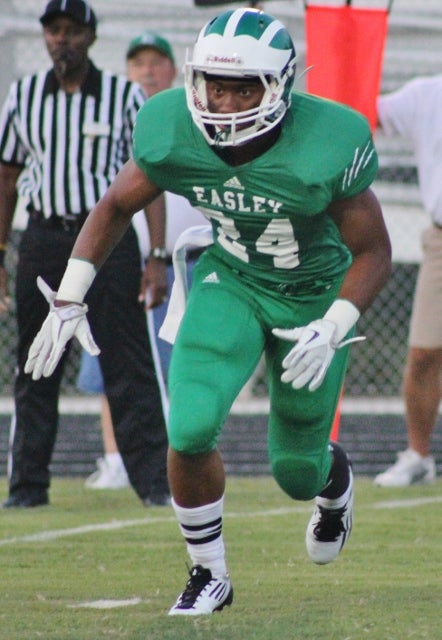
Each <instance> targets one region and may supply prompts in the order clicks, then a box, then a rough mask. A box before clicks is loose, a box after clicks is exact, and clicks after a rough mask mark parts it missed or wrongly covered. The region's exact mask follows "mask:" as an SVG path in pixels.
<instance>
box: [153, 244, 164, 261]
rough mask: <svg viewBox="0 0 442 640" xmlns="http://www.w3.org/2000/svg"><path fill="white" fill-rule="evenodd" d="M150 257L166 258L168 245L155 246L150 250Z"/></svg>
mask: <svg viewBox="0 0 442 640" xmlns="http://www.w3.org/2000/svg"><path fill="white" fill-rule="evenodd" d="M149 258H157V259H158V260H166V258H167V251H166V247H154V248H153V249H151V250H150V253H149Z"/></svg>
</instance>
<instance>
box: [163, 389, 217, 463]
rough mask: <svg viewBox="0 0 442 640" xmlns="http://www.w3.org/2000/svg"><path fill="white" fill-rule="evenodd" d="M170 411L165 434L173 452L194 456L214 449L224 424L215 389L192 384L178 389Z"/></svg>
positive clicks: (174, 391)
mask: <svg viewBox="0 0 442 640" xmlns="http://www.w3.org/2000/svg"><path fill="white" fill-rule="evenodd" d="M190 398H191V399H192V401H191V402H190V400H189V399H190ZM170 407H171V409H170V414H169V421H168V427H167V431H168V438H169V444H170V446H171V447H172V448H173V449H175V451H178V452H179V453H184V454H189V455H195V454H198V453H208V452H209V451H213V449H215V447H216V444H217V439H218V435H219V432H220V431H221V427H222V424H223V420H224V418H223V414H222V402H221V400H220V398H219V396H218V394H217V392H216V389H214V388H211V387H209V386H207V385H206V384H201V383H195V382H185V383H183V384H182V385H177V386H176V387H175V389H174V390H173V392H172V394H171V403H170Z"/></svg>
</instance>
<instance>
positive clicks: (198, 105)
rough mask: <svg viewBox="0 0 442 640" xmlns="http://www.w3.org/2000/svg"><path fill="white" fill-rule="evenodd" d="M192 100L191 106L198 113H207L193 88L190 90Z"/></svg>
mask: <svg viewBox="0 0 442 640" xmlns="http://www.w3.org/2000/svg"><path fill="white" fill-rule="evenodd" d="M192 98H193V104H194V105H195V107H196V108H197V109H198V110H199V111H207V107H206V105H205V104H203V103H202V102H201V100H200V99H199V96H198V93H197V91H196V90H195V87H193V88H192Z"/></svg>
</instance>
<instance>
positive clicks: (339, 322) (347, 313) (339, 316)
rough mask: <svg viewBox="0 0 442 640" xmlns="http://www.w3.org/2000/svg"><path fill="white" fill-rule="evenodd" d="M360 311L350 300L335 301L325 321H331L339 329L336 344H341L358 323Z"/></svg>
mask: <svg viewBox="0 0 442 640" xmlns="http://www.w3.org/2000/svg"><path fill="white" fill-rule="evenodd" d="M360 315H361V314H360V311H359V309H357V308H356V307H355V305H354V304H353V303H352V302H350V301H349V300H343V299H339V300H335V301H334V302H333V304H332V305H331V307H330V308H329V310H328V311H327V313H326V314H325V316H324V320H331V321H332V322H334V323H335V325H336V326H337V328H338V331H337V334H336V336H335V340H336V342H340V341H341V340H342V339H343V338H345V336H346V335H347V333H348V332H349V331H350V329H351V328H352V327H354V325H355V324H356V323H357V321H358V320H359V317H360Z"/></svg>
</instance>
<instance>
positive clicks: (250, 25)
mask: <svg viewBox="0 0 442 640" xmlns="http://www.w3.org/2000/svg"><path fill="white" fill-rule="evenodd" d="M272 22H274V18H272V16H269V15H267V14H265V13H263V14H261V15H260V16H259V20H257V19H256V15H255V14H253V13H251V12H250V11H248V12H245V13H244V14H243V16H242V17H241V19H240V21H239V22H238V24H237V25H236V29H235V36H250V37H251V38H255V39H256V40H259V39H260V38H261V36H262V35H263V33H264V32H265V31H266V29H267V27H268V26H269V24H271V23H272Z"/></svg>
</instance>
